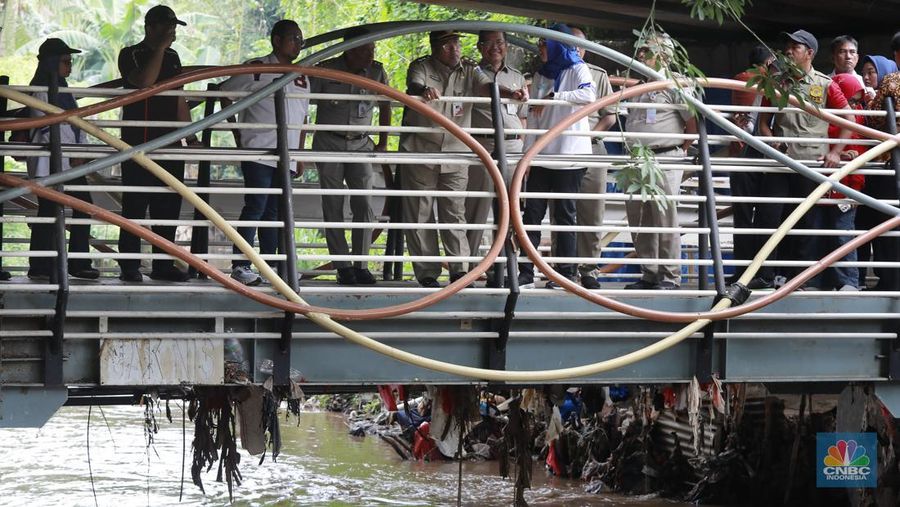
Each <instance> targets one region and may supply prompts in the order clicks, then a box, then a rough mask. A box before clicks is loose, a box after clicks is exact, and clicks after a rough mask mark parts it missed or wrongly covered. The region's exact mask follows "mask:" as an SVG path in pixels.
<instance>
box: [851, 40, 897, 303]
mask: <svg viewBox="0 0 900 507" xmlns="http://www.w3.org/2000/svg"><path fill="white" fill-rule="evenodd" d="M896 72H897V64H896V63H895V62H894V60H892V59H890V58H886V57H884V56H880V55H866V56H864V57H863V58H862V77H863V82H864V83H865V85H866V99H867V100H868V101H869V103H868V106H867V108H868V109H875V110H883V109H884V97H886V96H891V97H893V98H894V101H895V105H896V101H897V99H898V98H900V97H898V94H897V93H896V91H897V88H898V87H897V83H898V82H900V80H898V79H896V78H897V77H900V74H896ZM887 76H891V78H889V79H887V80H885V78H886V77H887ZM885 81H887V83H886V84H885ZM876 91H877V93H875V92H876ZM868 123H869V126H870V127H872V128H877V129H879V130H887V128H886V126H885V119H884V117H878V116H869V117H868ZM888 168H890V165H888ZM894 188H896V182H895V181H894V177H893V176H869V177H868V181H867V182H866V187H865V188H864V189H863V191H864V192H865V193H866V195H869V196H872V197H875V198H876V199H896V198H897V196H896V191H894V190H892V189H894ZM887 219H888V216H887V215H885V214H883V213H880V212H878V211H875V210H873V209H872V208H870V207H868V206H860V207H859V209H858V210H857V211H856V228H857V229H860V230H864V231H865V230H869V229H871V228H873V227H875V226H876V225H878V224H880V223H881V222H884V221H885V220H887ZM896 242H897V239H896V238H885V237H881V238H876V239H875V240H873V241H870V242H868V243H866V244H864V245H862V246H860V247H859V248H857V249H856V258H857V259H858V260H859V261H860V262H867V261H870V260H875V261H879V260H884V261H896V260H897V254H898V253H900V251H898V249H897V246H896ZM867 271H868V270H867V269H866V268H863V269H860V270H859V287H861V288H865V287H866V272H867ZM873 271H874V273H875V275H876V276H877V277H878V285H877V286H876V287H875V288H876V289H877V290H896V289H900V270H897V269H895V268H874V269H873Z"/></svg>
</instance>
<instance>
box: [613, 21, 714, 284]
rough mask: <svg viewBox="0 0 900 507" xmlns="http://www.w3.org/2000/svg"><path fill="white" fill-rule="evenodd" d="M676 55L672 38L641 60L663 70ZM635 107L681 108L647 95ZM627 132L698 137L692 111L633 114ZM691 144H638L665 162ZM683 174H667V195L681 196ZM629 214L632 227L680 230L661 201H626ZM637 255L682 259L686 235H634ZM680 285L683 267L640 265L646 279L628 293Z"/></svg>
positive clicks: (666, 94)
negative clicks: (670, 105) (683, 240)
mask: <svg viewBox="0 0 900 507" xmlns="http://www.w3.org/2000/svg"><path fill="white" fill-rule="evenodd" d="M671 51H674V44H673V42H672V40H671V39H670V38H669V37H668V35H664V36H660V37H658V38H657V39H655V40H652V41H648V46H645V47H643V48H640V49H638V53H637V58H638V59H639V60H640V61H641V62H643V63H644V64H645V65H647V66H648V67H651V68H654V69H657V70H659V69H661V68H663V66H664V65H667V64H668V58H669V56H670V55H671ZM635 102H642V103H647V102H650V103H657V104H681V103H682V102H683V101H682V99H681V97H680V96H679V95H678V93H677V92H675V91H673V90H664V91H658V92H650V93H645V94H643V95H641V96H639V97H637V98H636V99H635ZM625 129H626V130H627V131H628V132H651V133H658V134H664V133H665V134H694V133H696V132H697V120H696V119H695V118H694V117H693V116H692V115H691V113H690V111H687V110H683V109H682V110H674V109H652V108H651V109H645V108H637V107H634V108H629V110H628V119H627V120H626V121H625ZM691 142H692V141H691V140H683V141H682V140H678V139H662V138H657V139H653V138H649V139H646V138H645V139H639V140H636V141H633V143H636V144H642V145H643V146H646V147H647V148H650V149H651V150H653V152H654V153H655V154H656V155H657V156H660V157H683V156H684V154H685V151H686V150H687V149H688V147H689V146H690V145H691ZM683 172H684V171H682V170H664V174H665V176H666V177H665V179H663V181H662V184H661V187H662V189H663V191H664V192H665V194H666V195H678V194H680V193H681V178H682V173H683ZM625 212H626V214H627V216H628V225H629V226H630V227H678V207H677V205H676V203H675V202H669V203H668V205H667V206H666V209H664V210H662V209H660V208H659V205H658V203H657V201H653V200H650V201H647V202H641V200H640V199H637V200H632V201H627V202H626V203H625ZM631 238H632V242H633V243H634V251H635V253H636V254H637V257H639V258H642V259H650V258H659V259H673V260H676V259H681V234H679V233H677V232H663V233H656V232H649V233H648V232H641V233H635V232H632V233H631ZM680 284H681V266H680V265H679V264H651V265H641V279H640V280H638V281H637V282H635V283H632V284H629V285H626V286H625V288H626V289H678V288H679V287H680Z"/></svg>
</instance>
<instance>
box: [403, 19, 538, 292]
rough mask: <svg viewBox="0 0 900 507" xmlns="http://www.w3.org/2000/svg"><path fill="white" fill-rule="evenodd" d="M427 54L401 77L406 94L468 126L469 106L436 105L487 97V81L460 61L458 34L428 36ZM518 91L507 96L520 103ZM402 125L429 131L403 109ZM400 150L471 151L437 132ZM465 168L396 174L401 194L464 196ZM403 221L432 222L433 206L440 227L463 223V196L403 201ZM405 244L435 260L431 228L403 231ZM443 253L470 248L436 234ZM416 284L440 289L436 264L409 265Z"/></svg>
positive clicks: (455, 274)
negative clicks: (455, 193) (421, 192)
mask: <svg viewBox="0 0 900 507" xmlns="http://www.w3.org/2000/svg"><path fill="white" fill-rule="evenodd" d="M429 41H430V43H431V55H429V56H424V57H422V58H419V59H417V60H415V61H413V62H412V63H411V64H410V65H409V70H407V74H406V88H407V90H406V92H407V93H408V94H410V95H419V96H421V97H422V98H423V99H424V100H425V101H426V102H428V103H430V105H431V107H432V108H434V109H435V110H436V111H438V112H440V113H441V114H442V115H444V116H445V117H446V118H448V119H450V120H451V121H453V123H455V124H457V125H459V126H460V127H463V128H466V127H470V126H471V124H472V104H471V103H466V102H452V101H441V102H434V101H435V100H436V99H439V98H441V97H447V96H449V97H471V96H475V95H486V93H487V90H488V85H489V84H490V78H489V77H488V76H487V75H486V74H485V73H484V72H482V71H481V70H480V69H479V68H478V67H477V66H476V65H475V64H474V63H473V62H470V61H466V60H462V58H461V56H462V48H461V47H460V44H459V34H458V33H457V32H453V31H448V30H442V31H435V32H431V33H430V34H429ZM521 94H522V92H521V90H520V91H518V92H516V94H511V93H510V92H509V91H508V90H507V92H506V93H505V95H507V96H513V98H518V99H520V100H521V97H522V95H521ZM403 124H404V125H406V126H415V127H434V126H435V124H433V123H432V122H430V121H429V120H428V119H426V118H425V117H424V116H422V115H420V114H419V113H417V112H415V111H413V110H412V109H406V110H405V111H404V115H403ZM400 147H401V149H403V151H407V152H419V153H422V152H425V153H448V152H470V150H469V148H468V147H467V146H466V145H465V144H463V142H462V141H460V140H459V139H457V138H456V137H455V136H453V135H452V134H450V133H448V132H446V131H444V132H437V133H421V134H420V133H413V134H404V135H403V136H402V137H401V138H400ZM468 180H469V173H468V165H464V164H462V165H456V164H453V165H437V164H411V165H405V166H403V167H402V168H401V170H400V184H401V186H402V188H403V189H404V190H440V191H448V190H450V191H464V190H465V189H466V186H467V185H468ZM402 202H403V206H402V208H403V221H404V222H408V223H430V222H434V205H435V202H436V203H437V219H438V221H439V222H440V223H442V224H462V223H465V220H466V217H465V212H466V209H465V208H466V202H465V198H464V197H431V196H427V195H426V196H412V197H404V198H403V201H402ZM406 241H407V243H408V245H409V252H410V254H411V255H429V256H433V255H440V252H439V248H438V241H437V233H436V231H434V230H430V229H417V230H407V231H406ZM441 241H442V242H443V244H444V252H445V253H446V254H447V255H449V256H468V255H469V243H468V239H467V238H466V234H465V231H463V230H461V229H457V230H453V229H444V230H441ZM449 268H450V269H449V271H450V281H451V282H454V281H456V280H457V279H459V278H461V277H462V276H463V275H464V274H465V268H464V263H462V262H451V263H449ZM413 269H414V270H415V273H416V280H418V281H419V284H420V285H422V286H423V287H440V284H439V283H438V281H437V277H438V276H439V275H440V274H441V265H440V263H437V262H413Z"/></svg>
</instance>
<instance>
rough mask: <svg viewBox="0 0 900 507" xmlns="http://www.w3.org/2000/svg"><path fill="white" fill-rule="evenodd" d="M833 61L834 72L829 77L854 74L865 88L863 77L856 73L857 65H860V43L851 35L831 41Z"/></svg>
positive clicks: (839, 36) (841, 36) (840, 36)
mask: <svg viewBox="0 0 900 507" xmlns="http://www.w3.org/2000/svg"><path fill="white" fill-rule="evenodd" d="M831 61H832V63H834V70H833V71H831V74H829V75H828V77H834V76H836V75H838V74H853V77H855V78H856V79H858V80H859V84H861V85H863V86H865V83H863V78H862V76H861V75H859V74H857V73H856V64H857V63H859V43H858V42H856V39H854V38H853V37H851V36H849V35H838V36H837V37H835V38H834V40H832V41H831Z"/></svg>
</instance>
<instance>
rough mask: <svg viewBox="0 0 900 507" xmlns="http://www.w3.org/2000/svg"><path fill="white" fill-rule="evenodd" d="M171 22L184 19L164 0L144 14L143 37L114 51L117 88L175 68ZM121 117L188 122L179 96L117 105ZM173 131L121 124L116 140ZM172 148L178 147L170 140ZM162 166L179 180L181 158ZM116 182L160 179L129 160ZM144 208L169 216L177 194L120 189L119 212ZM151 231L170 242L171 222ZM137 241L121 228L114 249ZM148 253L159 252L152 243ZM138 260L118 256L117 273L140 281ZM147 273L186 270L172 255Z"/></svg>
mask: <svg viewBox="0 0 900 507" xmlns="http://www.w3.org/2000/svg"><path fill="white" fill-rule="evenodd" d="M176 25H181V26H186V25H187V23H185V22H184V21H182V20H180V19H178V18H177V17H176V16H175V12H174V11H172V9H170V8H169V7H166V6H165V5H157V6H156V7H153V8H152V9H150V10H148V11H147V14H146V15H145V16H144V40H142V41H141V42H139V43H137V44H135V45H134V46H130V47H127V48H125V49H123V50H122V51H121V52H120V53H119V72H120V73H121V74H122V81H123V85H122V86H123V88H135V89H136V88H146V87H148V86H152V85H154V84H156V83H159V82H161V81H165V80H167V79H171V78H173V77H175V76H177V75H178V74H180V73H181V60H180V59H179V58H178V53H177V52H175V50H174V49H172V48H171V47H170V46H171V45H172V42H174V41H175V27H176ZM122 109H123V112H122V119H123V120H132V121H133V120H138V121H148V120H149V121H173V120H178V121H190V120H191V117H190V111H189V109H188V105H187V102H186V101H185V100H184V99H183V98H181V97H172V96H166V97H162V96H155V97H151V98H149V99H147V100H142V101H138V102H135V103H132V104H129V105H127V106H125V107H123V108H122ZM173 130H175V129H174V128H171V127H152V126H143V127H122V140H123V141H125V142H126V143H128V144H130V145H133V146H134V145H139V144H143V143H146V142H148V141H150V140H151V139H156V138H157V137H160V136H162V135H164V134H167V133H169V132H171V131H173ZM188 144H190V145H194V144H199V143H198V142H197V138H196V136H192V137H191V138H189V139H188ZM172 146H173V147H180V146H181V143H180V142H178V143H175V144H173V145H172ZM157 163H158V164H159V165H161V166H162V167H163V168H164V169H165V170H166V171H168V172H169V173H171V174H172V175H173V176H175V177H176V178H178V179H179V180H183V179H184V161H183V160H165V161H158V162H157ZM122 184H124V185H128V186H163V183H162V181H160V180H159V179H158V178H156V177H155V176H153V175H152V174H151V173H150V172H149V171H147V170H146V169H144V168H143V167H141V166H140V165H138V164H137V163H136V162H134V161H131V160H129V161H127V162H123V163H122ZM148 209H149V212H150V218H151V219H154V220H175V219H177V218H178V216H179V214H180V212H181V196H180V195H178V194H177V193H143V192H123V194H122V216H124V217H125V218H131V219H143V218H144V217H145V215H146V214H147V211H148ZM152 228H153V231H154V232H156V233H157V234H159V235H160V236H162V237H164V238H166V239H168V240H170V241H174V239H175V226H169V225H167V226H159V225H154V226H153V227H152ZM140 250H141V240H140V238H138V237H137V236H134V235H133V234H129V233H127V232H125V231H121V232H120V233H119V253H138V252H140ZM153 252H154V253H163V251H162V250H160V249H158V248H157V247H153ZM140 264H141V263H140V260H139V259H121V260H120V261H119V266H120V267H121V270H122V274H121V276H120V278H121V279H122V280H124V281H128V282H140V281H142V280H143V275H142V274H141V272H140V270H139V268H140ZM150 278H153V279H154V280H169V281H176V282H183V281H186V280H187V279H188V274H187V273H185V272H184V271H181V270H180V269H178V268H176V267H175V262H174V261H173V260H172V259H154V260H153V271H152V272H151V273H150Z"/></svg>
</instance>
